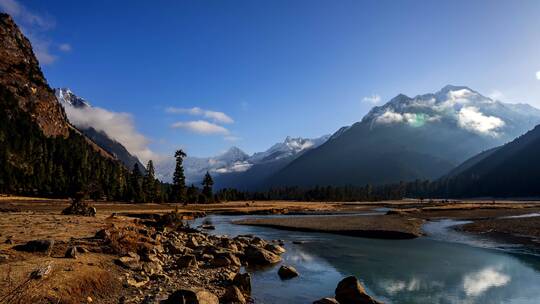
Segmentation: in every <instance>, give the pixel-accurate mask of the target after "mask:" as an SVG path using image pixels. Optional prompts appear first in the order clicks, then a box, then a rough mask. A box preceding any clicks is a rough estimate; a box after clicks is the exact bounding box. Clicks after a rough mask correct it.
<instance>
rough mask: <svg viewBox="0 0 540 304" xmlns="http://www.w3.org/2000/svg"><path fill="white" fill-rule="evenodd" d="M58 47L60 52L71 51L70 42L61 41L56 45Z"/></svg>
mask: <svg viewBox="0 0 540 304" xmlns="http://www.w3.org/2000/svg"><path fill="white" fill-rule="evenodd" d="M58 49H59V50H60V51H62V52H71V44H69V43H62V44H60V45H58Z"/></svg>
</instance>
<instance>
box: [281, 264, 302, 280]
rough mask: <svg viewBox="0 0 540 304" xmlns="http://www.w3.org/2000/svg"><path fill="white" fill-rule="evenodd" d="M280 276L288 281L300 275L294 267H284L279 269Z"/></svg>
mask: <svg viewBox="0 0 540 304" xmlns="http://www.w3.org/2000/svg"><path fill="white" fill-rule="evenodd" d="M278 275H279V277H280V278H281V279H282V280H288V279H292V278H294V277H297V276H299V275H300V274H299V273H298V271H297V270H296V269H295V268H294V267H292V266H285V265H282V266H281V267H279V270H278Z"/></svg>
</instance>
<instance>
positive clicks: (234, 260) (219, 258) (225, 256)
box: [210, 252, 241, 267]
mask: <svg viewBox="0 0 540 304" xmlns="http://www.w3.org/2000/svg"><path fill="white" fill-rule="evenodd" d="M210 264H211V265H212V266H213V267H225V266H229V265H233V266H240V265H241V263H240V259H239V258H238V257H237V256H236V255H234V254H232V253H230V252H221V253H217V254H216V255H215V257H214V259H213V260H212V262H211V263H210Z"/></svg>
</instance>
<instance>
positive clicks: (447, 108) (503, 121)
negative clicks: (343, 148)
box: [362, 85, 540, 140]
mask: <svg viewBox="0 0 540 304" xmlns="http://www.w3.org/2000/svg"><path fill="white" fill-rule="evenodd" d="M539 116H540V110H538V109H536V108H534V107H532V106H530V105H528V104H509V103H503V102H500V101H497V100H493V99H491V98H488V97H486V96H483V95H481V94H480V93H478V92H476V91H474V90H471V89H470V88H468V87H465V86H452V85H448V86H445V87H444V88H442V89H441V90H440V91H438V92H436V93H434V94H424V95H418V96H416V97H413V98H410V97H408V96H406V95H403V94H400V95H398V96H396V97H395V98H393V99H392V100H390V102H388V103H387V104H385V105H383V106H380V107H374V108H373V109H372V110H371V111H370V112H369V113H368V114H367V115H366V116H365V117H364V118H363V119H362V122H370V123H371V124H372V126H373V125H376V124H378V125H383V124H407V125H409V126H411V127H421V126H424V125H426V124H430V123H436V122H441V121H446V122H447V123H450V124H454V125H455V126H456V127H458V128H461V129H464V130H467V131H469V132H472V133H476V134H478V135H482V136H491V137H503V138H505V137H507V135H510V136H511V138H508V140H510V139H513V138H514V137H515V136H516V134H514V133H515V132H513V131H515V129H519V130H520V132H519V133H521V132H522V131H523V130H522V126H524V125H527V126H529V125H530V124H531V123H533V122H536V121H537V120H538V117H539ZM527 130H528V129H527ZM518 135H519V134H518Z"/></svg>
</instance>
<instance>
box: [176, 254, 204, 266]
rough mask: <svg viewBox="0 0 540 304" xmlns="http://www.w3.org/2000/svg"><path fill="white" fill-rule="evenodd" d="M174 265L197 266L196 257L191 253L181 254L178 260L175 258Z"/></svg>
mask: <svg viewBox="0 0 540 304" xmlns="http://www.w3.org/2000/svg"><path fill="white" fill-rule="evenodd" d="M176 266H177V267H178V268H199V266H198V264H197V258H195V256H194V255H191V254H186V255H184V256H181V257H180V258H179V259H178V260H176Z"/></svg>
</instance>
